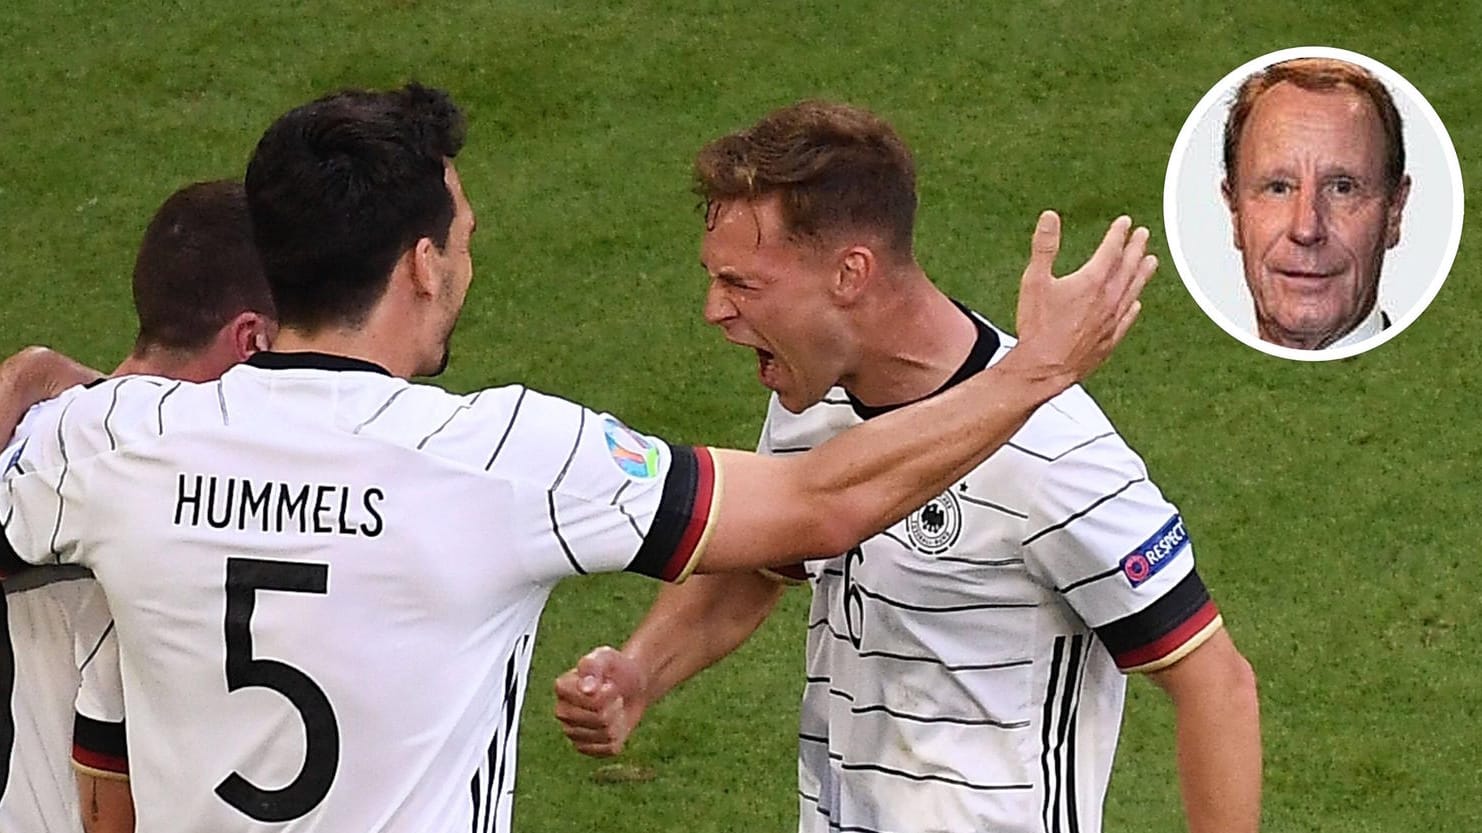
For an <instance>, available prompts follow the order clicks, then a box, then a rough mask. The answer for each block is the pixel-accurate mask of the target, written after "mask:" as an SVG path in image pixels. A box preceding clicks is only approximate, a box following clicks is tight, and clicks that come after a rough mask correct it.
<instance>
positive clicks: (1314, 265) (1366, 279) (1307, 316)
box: [1223, 83, 1410, 350]
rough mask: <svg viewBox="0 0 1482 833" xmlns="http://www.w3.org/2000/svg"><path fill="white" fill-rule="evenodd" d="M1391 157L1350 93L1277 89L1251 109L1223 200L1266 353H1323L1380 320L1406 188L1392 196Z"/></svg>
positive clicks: (1361, 101) (1363, 105)
mask: <svg viewBox="0 0 1482 833" xmlns="http://www.w3.org/2000/svg"><path fill="white" fill-rule="evenodd" d="M1384 151H1385V145H1384V128H1383V126H1382V125H1381V123H1380V121H1379V113H1378V111H1377V110H1376V109H1375V107H1374V104H1373V102H1372V101H1370V100H1369V98H1368V97H1367V96H1365V95H1364V94H1362V93H1360V92H1358V91H1357V90H1354V89H1352V88H1349V87H1339V88H1337V89H1335V90H1325V91H1311V90H1304V89H1302V88H1300V87H1297V86H1295V85H1293V84H1290V83H1281V84H1278V85H1276V86H1275V87H1272V88H1271V89H1270V90H1268V91H1267V92H1265V93H1264V94H1262V95H1261V97H1260V98H1258V99H1257V100H1256V103H1255V106H1254V107H1252V108H1251V113H1250V116H1249V118H1248V120H1247V121H1246V123H1245V127H1244V132H1243V133H1242V134H1241V137H1240V146H1239V153H1238V157H1237V159H1236V170H1235V171H1234V176H1233V179H1230V180H1226V181H1225V183H1224V189H1223V190H1224V196H1225V202H1226V204H1227V205H1228V206H1229V208H1230V215H1231V218H1232V220H1233V221H1234V225H1235V248H1237V249H1239V250H1240V252H1241V255H1242V257H1243V259H1244V261H1245V281H1246V284H1247V285H1249V287H1250V293H1251V295H1252V296H1253V297H1254V298H1255V311H1256V324H1257V328H1258V330H1259V332H1260V336H1261V338H1262V339H1264V340H1265V341H1269V342H1272V343H1275V344H1279V345H1282V346H1286V347H1296V348H1300V349H1308V350H1313V349H1318V348H1322V347H1326V346H1328V345H1330V344H1332V343H1333V342H1334V341H1337V340H1338V339H1339V338H1341V337H1342V336H1343V335H1344V334H1345V333H1347V332H1348V331H1350V330H1352V329H1353V328H1354V327H1356V326H1357V325H1358V324H1359V323H1360V322H1361V321H1363V319H1364V318H1365V317H1366V316H1367V315H1368V314H1369V313H1370V312H1371V311H1372V310H1373V308H1374V303H1375V299H1376V297H1377V296H1378V293H1379V270H1380V267H1381V266H1382V265H1383V263H1384V252H1385V250H1386V249H1388V248H1390V247H1391V246H1394V245H1395V244H1396V243H1398V242H1399V239H1400V213H1401V211H1402V210H1403V209H1404V206H1405V199H1406V197H1407V196H1408V195H1409V190H1410V181H1409V178H1408V177H1406V178H1405V179H1404V180H1403V181H1402V182H1401V183H1400V185H1399V186H1398V187H1397V188H1395V189H1394V192H1393V193H1391V192H1390V191H1389V190H1388V189H1387V188H1386V185H1385V181H1384Z"/></svg>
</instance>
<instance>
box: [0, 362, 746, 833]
mask: <svg viewBox="0 0 1482 833" xmlns="http://www.w3.org/2000/svg"><path fill="white" fill-rule="evenodd" d="M21 459H22V465H23V467H24V471H25V473H24V474H20V475H15V474H14V473H12V476H11V477H10V478H9V479H8V480H7V482H6V483H5V488H4V489H3V490H0V517H3V518H5V519H6V523H5V529H4V533H5V535H4V536H3V541H4V545H3V546H0V561H4V562H5V563H6V564H7V565H8V566H9V567H11V568H15V567H18V566H20V565H19V562H26V563H30V564H56V563H61V564H81V565H83V566H86V567H88V568H90V569H91V570H92V571H93V572H94V574H95V575H96V576H97V579H98V581H99V583H100V584H101V585H102V586H103V588H104V590H105V591H106V593H107V596H108V602H109V606H110V607H111V609H112V613H113V617H114V623H115V633H116V635H117V639H118V644H119V648H120V661H121V670H122V677H123V684H124V692H125V699H126V702H127V705H128V723H127V727H128V728H127V742H128V751H129V769H130V775H131V781H132V789H133V793H134V797H135V802H136V805H137V812H138V826H139V829H141V830H150V831H160V832H161V833H174V832H175V831H179V832H180V833H184V831H199V830H213V831H221V833H235V832H236V831H265V830H272V831H275V833H327V832H328V831H345V830H355V831H367V833H377V832H379V833H410V832H411V831H418V833H421V832H422V831H460V833H461V831H470V830H472V831H507V830H509V829H510V811H511V809H512V808H511V805H512V800H513V784H514V772H515V751H516V750H515V743H516V737H517V733H518V717H519V712H520V707H521V702H522V699H523V696H524V691H525V681H526V679H527V677H528V672H529V663H530V651H531V647H532V643H533V639H534V634H535V629H536V624H537V621H538V618H539V615H540V611H541V609H542V607H543V606H544V604H545V601H546V598H547V596H548V595H549V592H550V589H551V587H552V586H553V585H554V584H555V583H556V582H557V581H558V580H559V579H561V578H562V577H565V576H569V575H576V574H582V573H590V572H603V571H617V570H630V571H634V572H639V573H643V574H647V575H651V576H656V577H660V578H665V579H671V580H673V579H678V578H681V577H682V576H683V575H684V573H685V572H686V571H687V570H688V569H689V567H690V565H691V564H692V563H693V559H694V558H695V557H696V556H697V554H698V552H699V551H700V549H701V547H702V546H703V539H704V535H705V534H706V532H707V530H708V528H709V518H710V516H711V514H710V513H711V509H712V502H713V499H714V497H715V495H716V490H715V488H714V486H715V469H714V465H713V461H712V460H711V457H710V455H709V453H708V451H707V450H705V449H703V448H690V447H685V446H671V445H669V444H667V443H664V442H663V441H661V440H658V439H656V438H652V437H647V436H644V435H641V434H638V433H635V432H633V431H632V430H630V429H628V428H627V427H626V426H624V425H623V424H622V423H620V422H619V421H617V420H616V419H615V418H613V417H611V416H607V415H604V414H599V413H595V412H592V411H590V410H588V409H586V408H583V407H581V406H580V405H577V404H575V403H571V402H568V401H565V400H562V399H558V398H555V397H551V396H547V395H544V394H541V393H538V392H536V391H533V390H529V389H527V388H524V387H521V386H510V387H503V388H492V389H488V390H483V391H479V392H476V393H472V394H468V395H463V396H460V395H454V394H451V393H448V392H446V391H443V390H441V389H439V388H436V387H432V386H428V385H420V384H413V383H410V382H407V381H404V380H401V379H397V378H393V377H391V376H390V375H388V374H387V373H385V371H384V370H382V369H381V368H379V367H376V366H375V365H371V364H368V363H365V362H360V361H357V360H353V359H347V358H343V357H335V356H327V355H321V354H259V356H256V357H254V359H253V360H252V361H251V362H249V363H248V364H247V365H242V366H239V367H236V368H233V369H232V370H230V371H228V372H227V373H226V374H225V375H224V376H223V377H222V379H221V380H220V381H219V382H215V383H207V384H189V383H185V384H182V383H178V382H172V381H168V380H164V379H156V378H152V377H142V376H136V377H129V378H125V379H120V380H116V381H111V382H108V383H105V384H103V385H101V386H99V387H97V388H94V389H93V390H90V391H86V392H84V393H82V394H79V395H78V396H77V397H75V398H74V399H73V400H72V401H71V402H70V403H69V404H68V406H67V407H65V408H63V409H60V410H59V411H58V412H57V413H56V414H55V415H54V417H53V418H51V419H50V420H48V421H42V422H40V423H39V424H38V425H37V426H36V428H35V430H34V432H33V434H32V436H31V441H30V442H29V443H28V444H27V446H26V448H25V449H24V451H23V453H22V458H21Z"/></svg>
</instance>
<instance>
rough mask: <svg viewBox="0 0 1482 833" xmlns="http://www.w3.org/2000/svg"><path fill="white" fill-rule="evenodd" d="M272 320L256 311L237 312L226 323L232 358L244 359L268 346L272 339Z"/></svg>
mask: <svg viewBox="0 0 1482 833" xmlns="http://www.w3.org/2000/svg"><path fill="white" fill-rule="evenodd" d="M272 329H273V327H272V321H271V320H270V319H268V318H267V317H265V316H264V315H262V314H261V313H258V312H253V311H251V310H245V311H243V312H239V313H237V316H236V317H235V318H233V319H232V320H231V321H230V322H229V323H228V324H227V325H226V334H227V338H228V340H229V341H230V347H231V352H232V358H233V359H235V360H236V361H239V362H241V361H246V360H247V359H249V358H251V357H252V354H254V353H258V352H260V351H262V350H266V349H267V348H268V345H269V342H270V341H271V339H272V335H273V333H272Z"/></svg>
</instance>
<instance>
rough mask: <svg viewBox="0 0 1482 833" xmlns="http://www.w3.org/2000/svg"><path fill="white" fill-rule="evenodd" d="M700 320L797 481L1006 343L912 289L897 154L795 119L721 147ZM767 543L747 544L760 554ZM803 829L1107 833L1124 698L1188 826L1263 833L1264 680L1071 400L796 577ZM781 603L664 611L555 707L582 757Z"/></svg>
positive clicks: (864, 128)
mask: <svg viewBox="0 0 1482 833" xmlns="http://www.w3.org/2000/svg"><path fill="white" fill-rule="evenodd" d="M695 170H696V174H697V179H698V185H699V191H700V193H701V194H702V195H703V196H704V197H705V199H706V201H707V204H708V206H709V209H708V214H707V218H708V219H709V223H708V224H707V227H706V232H705V236H704V242H703V245H702V260H703V263H704V264H705V267H706V269H707V270H708V271H709V273H710V276H711V283H710V289H709V293H708V295H707V297H706V302H705V318H706V320H707V321H708V322H710V323H711V324H714V325H716V326H718V327H720V328H721V329H722V331H723V332H724V333H725V337H726V338H727V339H728V340H729V341H732V342H734V343H736V344H739V345H742V346H744V347H748V348H750V349H752V350H754V351H755V352H756V354H757V361H758V367H759V373H760V377H761V381H762V383H763V384H764V385H765V386H766V387H768V388H770V389H771V390H772V398H771V403H770V406H769V408H768V410H767V418H766V421H765V423H764V424H763V426H762V431H761V441H760V444H759V445H760V451H761V452H762V453H763V454H766V455H771V456H774V457H779V458H781V459H793V460H795V459H798V457H799V456H802V455H805V454H807V453H809V452H808V450H809V449H813V448H816V447H819V446H821V445H822V444H824V443H826V442H827V441H829V439H830V438H831V437H835V436H838V435H841V432H842V435H844V436H847V435H848V433H849V431H848V430H846V429H850V428H851V426H858V425H861V424H864V425H867V426H868V425H873V424H875V423H876V422H878V421H880V420H884V419H889V418H891V417H892V416H894V415H895V414H894V413H892V412H897V413H898V409H900V408H901V407H902V406H903V405H904V404H905V403H910V402H917V401H924V402H928V403H930V402H935V401H939V400H941V399H944V398H945V397H947V396H950V395H952V392H953V391H956V390H958V389H959V388H960V387H961V386H962V384H964V382H965V380H968V379H970V378H973V377H974V376H976V375H977V374H980V373H982V372H983V371H984V369H985V368H988V369H991V368H993V367H998V366H1002V363H1003V362H1007V361H1012V360H1013V358H1014V356H1015V355H1017V353H1018V351H1019V350H1022V349H1023V348H1024V345H1025V342H1024V341H1022V340H1021V341H1019V342H1018V346H1017V347H1016V346H1015V341H1014V339H1013V338H1012V337H1010V336H1009V335H1008V334H1007V333H1005V332H1004V331H1002V330H1000V329H998V328H996V327H994V326H993V325H992V324H991V323H989V322H988V320H987V319H985V318H984V317H983V316H981V315H979V314H977V313H975V312H973V311H972V310H969V309H967V308H966V307H964V306H962V305H961V304H959V303H957V302H955V301H954V300H952V299H951V298H949V297H948V296H946V295H945V294H943V293H942V292H941V291H940V290H939V289H937V288H936V287H935V286H934V285H933V284H932V283H931V282H930V280H928V278H927V276H926V274H925V273H924V272H923V271H922V269H921V267H920V266H919V265H918V263H917V261H916V259H915V257H914V254H913V247H912V233H913V225H914V218H915V210H916V188H915V172H914V165H913V162H912V158H911V155H910V152H909V150H908V149H907V148H906V146H905V144H904V142H903V141H902V140H901V138H900V137H899V136H898V135H897V134H896V132H895V131H894V130H893V129H892V128H891V127H890V125H888V124H887V123H886V122H884V121H883V120H881V119H880V118H878V117H876V116H875V115H873V114H871V113H868V112H866V111H864V110H861V109H857V108H854V107H850V106H847V105H843V104H834V103H825V102H805V103H801V104H798V105H795V106H791V107H785V108H782V109H780V110H777V111H775V112H773V113H771V114H769V115H768V116H766V117H765V118H763V119H762V120H761V121H759V122H758V123H757V124H755V125H754V126H752V127H750V128H748V129H746V130H743V131H740V132H739V133H735V134H732V135H728V136H724V137H722V138H719V139H717V140H715V141H714V142H711V143H710V144H709V145H707V146H706V147H705V148H704V149H703V150H701V151H700V153H699V156H698V159H697V161H696V165H695ZM759 546H760V544H759ZM794 575H795V576H798V577H801V578H806V579H807V580H808V581H809V582H810V583H811V585H812V590H813V603H812V610H811V613H810V615H809V620H808V634H807V671H806V682H805V686H804V691H803V703H802V727H801V730H800V733H799V738H800V742H799V758H798V774H799V785H798V786H799V796H800V804H801V808H800V812H801V816H800V819H799V827H798V829H799V830H800V831H803V833H814V831H817V833H823V831H829V830H839V829H843V830H860V831H881V832H882V833H885V832H886V831H888V832H889V833H912V832H913V831H921V832H922V833H924V832H925V831H933V833H969V831H983V830H992V831H997V833H1021V832H1022V833H1030V831H1084V832H1085V833H1091V831H1098V830H1100V829H1101V814H1102V799H1103V796H1104V794H1105V792H1106V788H1107V782H1108V778H1109V776H1110V769H1111V764H1112V753H1113V751H1114V749H1115V747H1116V741H1117V734H1118V727H1119V724H1120V722H1121V716H1122V702H1123V690H1124V685H1125V684H1124V675H1126V674H1132V673H1145V674H1147V675H1148V676H1149V677H1150V678H1151V679H1152V680H1153V681H1154V682H1155V683H1157V684H1158V685H1159V686H1161V687H1162V688H1163V689H1164V690H1165V691H1167V692H1168V694H1169V695H1170V696H1171V698H1172V700H1173V705H1174V708H1175V710H1176V712H1177V719H1178V733H1177V744H1178V769H1179V774H1180V778H1181V781H1182V786H1183V793H1184V798H1185V804H1186V805H1187V810H1188V817H1189V823H1190V826H1191V829H1192V830H1194V831H1196V832H1202V833H1214V832H1215V831H1218V833H1247V831H1254V830H1255V829H1256V824H1257V818H1258V816H1259V806H1258V805H1259V782H1260V738H1259V729H1258V717H1257V703H1256V692H1255V686H1254V679H1253V676H1252V674H1251V671H1250V668H1249V666H1248V665H1247V664H1246V662H1245V660H1244V659H1243V658H1242V657H1241V655H1240V654H1239V653H1238V652H1237V651H1236V649H1235V646H1234V644H1233V643H1232V642H1231V640H1230V637H1229V635H1228V634H1227V633H1226V632H1225V631H1224V629H1223V628H1222V626H1221V619H1220V616H1219V613H1218V612H1217V611H1216V609H1215V606H1214V603H1213V602H1212V601H1211V600H1210V597H1209V594H1208V592H1207V591H1206V589H1205V587H1204V584H1203V582H1201V580H1200V578H1199V575H1198V573H1197V572H1196V571H1195V569H1194V555H1193V547H1192V545H1191V543H1190V536H1189V532H1188V529H1187V528H1186V526H1185V523H1184V520H1183V518H1182V517H1181V516H1180V514H1179V512H1178V510H1177V509H1176V508H1175V507H1174V506H1173V505H1172V504H1171V503H1169V502H1168V500H1167V499H1166V498H1165V497H1164V496H1163V494H1162V493H1161V492H1160V491H1159V489H1158V488H1157V487H1156V486H1155V485H1154V484H1153V482H1152V480H1151V479H1150V477H1149V474H1148V472H1147V469H1146V468H1145V467H1144V465H1143V462H1142V460H1141V459H1139V457H1138V456H1137V454H1136V453H1135V452H1134V451H1133V450H1132V449H1131V448H1130V447H1129V446H1128V445H1127V443H1126V442H1125V441H1124V440H1123V439H1122V437H1121V436H1120V435H1119V434H1118V433H1117V431H1116V430H1115V429H1114V428H1113V427H1112V425H1111V424H1110V423H1109V422H1108V421H1107V419H1106V417H1105V416H1104V415H1103V414H1102V413H1101V410H1100V409H1099V408H1098V407H1097V406H1096V403H1095V402H1093V401H1092V399H1091V398H1090V397H1089V396H1088V395H1087V394H1086V393H1085V392H1084V391H1083V390H1081V389H1080V388H1079V387H1073V388H1071V389H1070V390H1067V391H1065V392H1064V393H1061V394H1060V395H1058V396H1056V397H1055V398H1053V399H1051V400H1050V401H1049V402H1048V403H1047V404H1045V405H1044V406H1043V407H1040V408H1038V409H1037V410H1036V411H1035V413H1034V415H1033V416H1032V417H1031V418H1030V419H1029V420H1028V422H1027V423H1026V424H1025V425H1024V426H1023V427H1022V428H1020V429H1019V430H1018V432H1017V433H1015V434H1014V436H1013V438H1012V439H1011V440H1010V441H1009V442H1008V443H1007V444H1006V445H1005V446H1004V447H1003V448H1002V449H1001V450H999V451H998V452H996V453H994V454H993V455H992V456H990V457H989V458H988V459H987V460H986V461H985V462H983V464H982V465H980V466H978V467H977V468H976V469H974V470H973V471H971V472H970V473H966V475H965V476H963V477H960V478H957V479H955V480H953V481H952V482H950V483H949V484H947V486H946V487H944V488H942V489H940V490H937V491H936V492H934V493H933V494H932V495H931V496H930V499H929V500H925V501H922V502H921V503H919V504H917V505H916V506H915V507H914V509H913V511H911V512H910V513H909V515H908V516H907V517H905V518H903V519H901V520H900V521H899V522H898V523H895V524H894V525H893V526H891V527H890V528H889V529H888V530H886V531H884V532H883V533H881V534H879V535H876V536H874V537H873V538H870V539H869V540H868V541H866V542H865V543H864V544H863V545H861V546H852V547H844V548H841V549H840V550H839V554H838V555H837V556H836V557H834V558H831V559H828V560H818V561H811V562H809V563H808V564H807V569H806V573H798V572H796V571H794ZM780 592H781V585H780V584H778V583H777V582H774V581H771V580H770V579H769V578H768V577H765V576H762V575H759V574H756V573H753V574H751V575H746V574H734V575H724V576H701V577H697V578H696V580H694V581H691V582H690V583H688V584H686V585H684V586H682V587H674V588H665V589H664V590H663V591H661V592H660V595H659V598H658V599H657V601H656V602H655V604H654V606H653V608H652V610H651V611H650V612H649V614H648V616H647V618H646V619H645V620H644V621H643V622H642V623H641V624H640V625H639V627H638V629H637V630H636V632H635V633H634V634H633V635H632V637H631V638H630V639H629V641H628V642H627V644H626V646H625V647H624V649H623V651H622V652H621V653H619V652H616V651H613V650H612V649H610V648H608V649H598V650H597V651H595V652H593V653H592V654H589V655H588V656H587V657H585V658H583V660H582V661H581V662H579V663H578V665H577V667H576V668H574V669H572V670H571V671H569V672H567V673H566V674H564V675H563V676H562V677H561V678H560V679H559V680H558V681H557V685H556V691H557V695H558V706H557V715H558V717H559V718H560V719H561V721H562V723H563V728H564V730H565V732H566V734H567V735H568V737H569V738H570V739H571V740H572V741H573V743H574V744H575V745H576V748H577V749H579V750H581V751H583V752H586V753H588V754H593V755H610V754H615V753H616V752H618V751H620V750H621V748H622V745H623V742H624V740H625V739H626V737H627V735H628V733H629V732H631V731H632V729H633V727H634V726H635V725H636V723H637V722H638V720H639V719H640V717H641V716H642V714H643V711H644V709H645V708H646V707H647V706H648V705H649V704H650V703H652V702H653V701H654V700H656V699H658V698H659V697H662V696H663V695H664V694H665V693H666V692H667V691H669V690H670V689H671V688H673V687H674V686H675V685H676V684H678V683H679V682H681V681H683V680H685V679H687V678H688V677H690V676H692V675H694V674H696V673H698V672H699V671H700V670H702V669H703V668H705V667H706V666H708V665H710V664H711V663H713V662H715V661H716V660H718V659H720V658H721V657H723V656H725V655H726V654H727V653H729V652H730V651H732V650H734V649H735V648H736V647H737V646H738V645H739V644H740V643H741V642H743V641H744V640H745V639H746V638H747V637H748V636H749V635H750V634H751V633H752V631H753V630H754V629H755V628H756V627H757V626H758V625H759V624H760V623H761V622H762V621H763V620H764V619H765V617H766V616H767V614H768V612H769V611H770V610H771V609H772V606H773V605H774V603H775V601H776V599H777V597H778V595H779V593H780Z"/></svg>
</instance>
